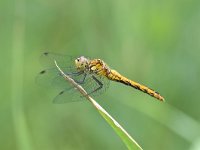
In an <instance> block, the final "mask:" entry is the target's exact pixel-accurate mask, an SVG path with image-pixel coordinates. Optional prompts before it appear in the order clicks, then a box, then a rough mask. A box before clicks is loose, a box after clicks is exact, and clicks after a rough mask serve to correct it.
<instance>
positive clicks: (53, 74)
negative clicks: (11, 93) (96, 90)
mask: <svg viewBox="0 0 200 150" xmlns="http://www.w3.org/2000/svg"><path fill="white" fill-rule="evenodd" d="M64 70H67V71H66V73H65V74H66V75H68V76H70V77H71V78H72V79H74V80H75V81H77V82H80V81H82V80H83V78H84V76H85V75H84V74H83V73H79V72H75V71H74V72H69V70H70V69H69V68H67V67H65V68H64ZM70 71H71V70H70ZM36 83H37V84H39V85H42V86H45V87H51V86H53V87H60V88H63V89H65V88H68V87H69V85H70V84H69V83H68V82H67V81H66V80H65V79H64V77H63V76H62V75H61V73H60V71H59V70H58V69H57V68H50V69H45V70H42V71H41V72H39V73H38V75H37V76H36Z"/></svg>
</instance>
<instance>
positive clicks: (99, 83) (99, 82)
mask: <svg viewBox="0 0 200 150" xmlns="http://www.w3.org/2000/svg"><path fill="white" fill-rule="evenodd" d="M92 79H93V80H94V81H95V82H97V84H98V85H99V87H97V88H96V89H95V90H93V91H91V92H90V93H88V94H87V95H91V94H92V93H94V92H96V91H98V90H100V89H101V88H102V87H103V83H101V81H99V80H98V79H97V78H96V77H95V76H92Z"/></svg>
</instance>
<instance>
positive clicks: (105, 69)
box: [36, 52, 164, 103]
mask: <svg viewBox="0 0 200 150" xmlns="http://www.w3.org/2000/svg"><path fill="white" fill-rule="evenodd" d="M41 61H42V62H44V64H45V66H46V67H48V68H47V69H44V70H42V71H40V72H39V74H38V76H37V77H36V81H37V82H38V83H39V84H41V83H42V84H44V85H48V86H56V87H58V88H59V89H60V90H61V91H60V92H59V93H58V95H57V96H56V97H55V98H54V100H53V102H54V103H66V102H71V101H78V100H80V99H82V98H83V96H81V94H80V93H79V92H78V91H77V90H76V88H75V87H73V86H72V85H70V84H69V83H67V81H66V79H65V78H64V77H63V75H62V74H61V73H60V71H59V70H58V69H57V68H56V66H55V63H54V62H55V61H56V62H57V64H58V66H59V67H60V68H61V70H62V71H63V72H64V73H65V74H66V75H68V76H69V77H70V78H72V79H73V80H74V81H75V82H76V83H78V84H79V85H81V86H82V87H83V88H84V89H85V90H86V92H87V93H88V95H90V96H96V95H100V94H102V93H103V92H105V91H106V89H107V88H108V87H109V83H110V81H115V82H119V83H122V84H124V85H126V86H130V87H132V88H134V89H137V90H139V91H142V92H143V93H146V94H148V95H150V96H152V97H154V98H156V99H157V100H159V101H164V97H162V96H161V95H160V94H159V93H158V92H156V91H155V90H153V89H151V88H148V87H147V86H145V85H142V84H140V83H137V82H135V81H133V80H130V79H128V78H127V77H125V76H123V75H121V74H120V73H119V72H117V71H116V70H114V69H111V68H110V67H109V66H108V65H107V64H106V63H105V62H104V61H103V60H101V59H91V58H88V57H85V56H80V57H72V56H68V55H63V54H57V53H51V52H44V53H43V54H42V56H41ZM69 95H72V97H71V98H69Z"/></svg>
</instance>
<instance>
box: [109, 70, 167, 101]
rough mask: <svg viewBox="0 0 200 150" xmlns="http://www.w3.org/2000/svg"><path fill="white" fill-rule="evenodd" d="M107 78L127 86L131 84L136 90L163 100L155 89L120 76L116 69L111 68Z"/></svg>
mask: <svg viewBox="0 0 200 150" xmlns="http://www.w3.org/2000/svg"><path fill="white" fill-rule="evenodd" d="M108 78H109V79H110V80H112V81H116V82H120V83H123V84H125V85H128V86H131V87H133V88H135V89H137V90H140V91H142V92H144V93H147V94H148V95H150V96H152V97H154V98H156V99H158V100H160V101H164V98H163V97H162V96H161V95H160V94H159V93H158V92H156V91H154V90H152V89H150V88H148V87H146V86H144V85H141V84H139V83H137V82H134V81H132V80H129V79H127V78H126V77H124V76H122V75H121V74H119V73H118V72H117V71H115V70H111V71H110V73H109V75H108Z"/></svg>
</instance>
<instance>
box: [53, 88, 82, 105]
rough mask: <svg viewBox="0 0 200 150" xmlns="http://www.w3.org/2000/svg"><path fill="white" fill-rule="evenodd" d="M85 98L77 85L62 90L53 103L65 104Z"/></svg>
mask: <svg viewBox="0 0 200 150" xmlns="http://www.w3.org/2000/svg"><path fill="white" fill-rule="evenodd" d="M83 100H85V98H84V96H83V95H81V94H80V93H79V92H78V91H77V89H76V88H75V87H71V88H69V89H65V90H62V91H61V92H60V93H59V94H58V95H57V96H56V97H55V98H54V99H53V103H55V104H63V103H69V102H76V101H83Z"/></svg>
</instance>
